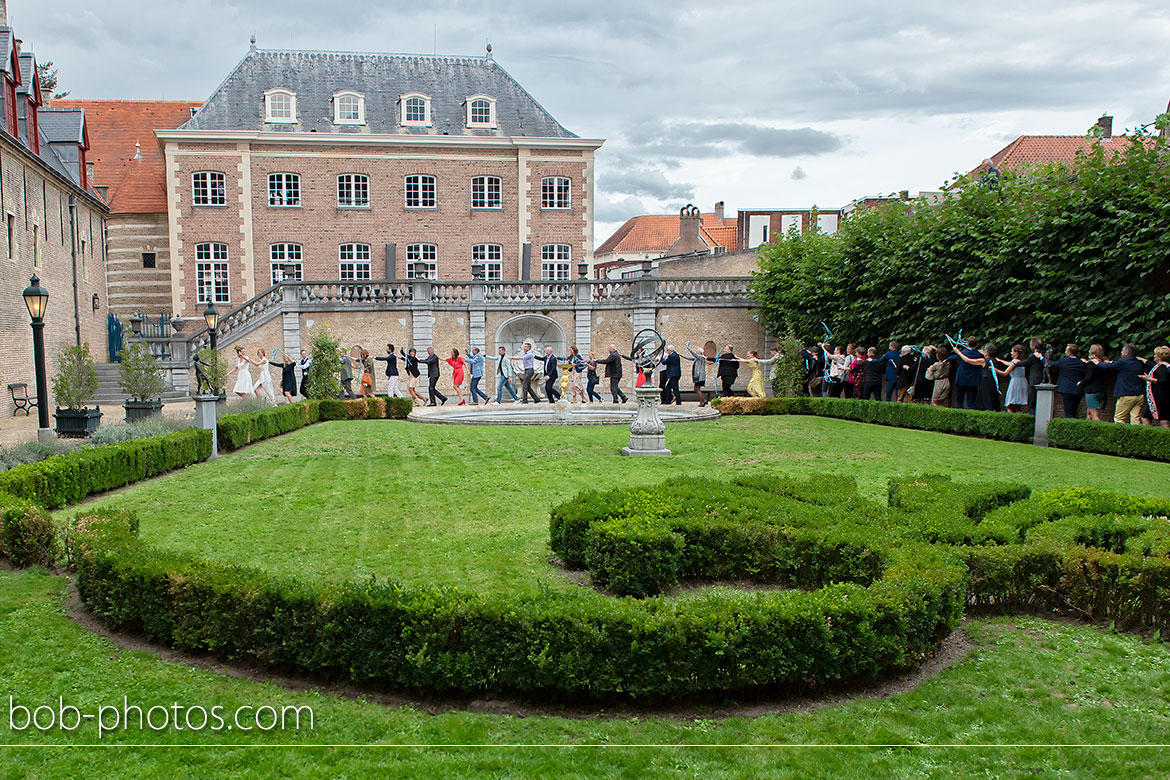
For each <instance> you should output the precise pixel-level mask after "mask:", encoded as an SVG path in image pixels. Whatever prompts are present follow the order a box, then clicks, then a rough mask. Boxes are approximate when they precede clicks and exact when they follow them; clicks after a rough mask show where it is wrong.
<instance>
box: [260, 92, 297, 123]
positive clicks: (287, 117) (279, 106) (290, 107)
mask: <svg viewBox="0 0 1170 780" xmlns="http://www.w3.org/2000/svg"><path fill="white" fill-rule="evenodd" d="M264 121H265V122H276V123H281V124H293V123H295V122H296V121H297V96H296V93H294V92H289V91H288V90H287V89H270V90H268V91H267V92H265V93H264Z"/></svg>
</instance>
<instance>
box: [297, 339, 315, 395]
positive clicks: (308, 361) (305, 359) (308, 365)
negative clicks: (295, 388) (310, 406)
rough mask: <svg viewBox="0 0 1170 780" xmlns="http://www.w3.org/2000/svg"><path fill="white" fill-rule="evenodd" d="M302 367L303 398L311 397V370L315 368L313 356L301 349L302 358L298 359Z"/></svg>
mask: <svg viewBox="0 0 1170 780" xmlns="http://www.w3.org/2000/svg"><path fill="white" fill-rule="evenodd" d="M298 365H299V366H300V367H301V398H308V397H309V371H310V370H311V369H312V368H313V356H312V355H310V354H309V353H308V351H306V350H303V349H302V350H301V359H300V360H299V361H298Z"/></svg>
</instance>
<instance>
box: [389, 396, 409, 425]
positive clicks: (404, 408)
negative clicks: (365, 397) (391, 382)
mask: <svg viewBox="0 0 1170 780" xmlns="http://www.w3.org/2000/svg"><path fill="white" fill-rule="evenodd" d="M413 410H414V401H413V400H411V399H410V398H398V397H395V398H387V399H386V416H387V417H388V418H390V419H391V420H405V419H406V417H407V415H409V414H410V413H411V412H412V411H413Z"/></svg>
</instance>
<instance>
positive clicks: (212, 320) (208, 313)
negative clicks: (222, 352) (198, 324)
mask: <svg viewBox="0 0 1170 780" xmlns="http://www.w3.org/2000/svg"><path fill="white" fill-rule="evenodd" d="M203 321H204V322H206V323H207V331H208V333H210V334H211V351H212V352H215V329H216V327H217V326H218V325H219V312H217V311H216V310H215V303H214V302H212V301H208V303H207V308H206V309H204V310H203Z"/></svg>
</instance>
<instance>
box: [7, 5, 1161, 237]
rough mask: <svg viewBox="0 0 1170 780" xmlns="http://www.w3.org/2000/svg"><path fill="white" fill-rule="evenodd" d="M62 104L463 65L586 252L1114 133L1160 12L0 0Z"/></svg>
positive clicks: (1130, 121) (1150, 109)
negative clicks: (564, 147) (558, 184)
mask: <svg viewBox="0 0 1170 780" xmlns="http://www.w3.org/2000/svg"><path fill="white" fill-rule="evenodd" d="M7 4H8V15H9V20H10V24H11V25H12V26H13V27H14V28H15V29H16V31H17V34H18V36H19V37H21V38H22V39H23V40H24V45H25V47H26V49H29V48H31V49H32V50H33V51H35V52H36V53H37V58H38V60H39V61H42V62H43V61H45V60H52V61H53V63H54V66H55V67H57V68H58V70H59V79H60V89H64V90H69V91H70V93H71V94H70V97H73V98H125V99H160V98H166V99H191V100H202V99H206V98H207V97H208V96H210V95H211V93H212V92H213V91H214V90H215V88H216V86H217V85H218V84H219V82H220V81H221V80H222V79H223V78H224V77H225V76H226V75H227V74H228V73H229V72H230V71H231V69H232V68H233V67H234V66H235V65H236V63H237V62H238V61H239V60H240V59H241V58H242V57H243V56H244V55H245V54H246V53H247V50H248V39H249V36H251V35H253V34H255V35H256V38H257V45H258V46H260V47H261V48H267V49H286V48H291V49H322V50H333V51H380V52H402V53H421V54H430V53H435V52H437V53H440V54H452V55H480V54H483V53H484V49H485V44H487V43H489V42H490V43H491V45H492V48H493V55H494V57H495V58H496V61H497V62H498V63H499V64H500V65H502V66H503V67H504V68H505V69H506V70H507V71H508V72H509V73H511V74H512V76H513V77H515V78H516V79H517V81H519V82H520V84H521V85H522V86H524V87H525V88H526V89H527V90H528V91H529V92H530V93H532V95H533V96H534V97H535V98H536V99H537V100H538V101H539V102H540V103H541V104H542V105H543V106H544V107H545V108H546V109H548V111H549V112H550V113H551V114H552V115H553V116H554V117H556V118H557V119H558V120H559V121H560V122H561V124H563V125H564V126H565V127H567V128H568V129H569V130H571V131H572V132H574V133H576V134H577V135H580V136H582V137H586V138H600V139H605V145H604V146H603V147H602V148H601V149H600V150H599V151H598V153H597V181H596V190H595V214H596V224H595V234H596V239H597V243H598V244H600V243H601V242H602V241H604V240H605V238H606V237H608V236H609V235H610V234H611V233H612V232H613V231H614V230H616V229H617V228H618V227H619V226H620V225H621V223H622V222H624V221H625V220H626V219H627V218H629V217H631V216H635V215H638V214H668V213H677V212H678V209H679V208H681V207H682V206H684V205H686V204H688V203H694V204H696V205H698V206H699V207H700V208H701V209H702V210H703V211H711V210H712V208H713V206H714V203H715V202H716V201H719V200H722V201H724V202H725V203H726V208H727V211H728V212H729V213H734V212H735V210H737V209H741V208H764V207H792V206H799V207H809V206H813V205H816V206H819V207H822V208H827V207H839V206H842V205H845V204H846V203H848V202H849V201H851V200H853V199H854V198H858V197H862V196H865V195H873V194H889V193H893V192H897V191H899V190H909V191H910V192H911V193H916V192H919V191H922V190H934V189H938V188H939V187H940V186H942V185H943V184H944V183H945V182H946V181H947V180H948V179H950V178H951V177H953V176H954V175H955V174H956V173H958V172H963V171H968V170H970V169H972V168H974V167H976V166H977V165H978V164H979V163H980V161H982V160H983V159H984V158H985V157H988V156H990V155H991V154H992V153H994V152H995V151H997V150H998V149H1000V148H1002V147H1003V146H1005V145H1006V144H1007V143H1008V142H1010V141H1011V140H1013V139H1014V138H1015V137H1016V136H1018V135H1021V134H1082V133H1084V132H1085V131H1086V130H1087V129H1088V127H1089V126H1090V125H1091V124H1093V123H1094V122H1095V121H1096V119H1097V117H1099V116H1101V115H1102V114H1103V113H1109V114H1111V115H1112V116H1114V117H1115V119H1114V129H1115V132H1120V131H1121V130H1122V129H1124V128H1128V127H1134V126H1136V125H1139V124H1141V123H1144V122H1148V121H1150V120H1151V119H1152V118H1153V117H1154V116H1155V115H1157V114H1158V113H1160V112H1162V111H1165V110H1167V102H1168V101H1170V56H1167V54H1166V52H1168V51H1170V3H1167V2H1165V0H1149V1H1147V2H1124V1H1116V0H1114V1H1111V2H1101V0H1090V1H1089V2H1083V1H1082V0H1061V1H1060V2H1051V1H1050V0H1026V2H1025V1H1021V0H1015V1H1014V2H1000V1H999V0H988V1H984V0H969V1H968V2H964V3H949V2H938V0H934V1H933V2H918V1H917V0H900V1H899V2H894V3H880V4H879V3H862V2H856V0H844V1H843V2H838V3H824V4H819V5H818V4H810V3H792V2H787V0H743V1H741V2H724V3H712V2H693V1H692V0H674V1H672V2H651V1H650V0H591V1H590V2H588V3H559V2H550V1H549V0H523V1H520V2H508V1H507V0H492V1H490V2H454V1H453V0H430V2H427V3H419V2H417V1H415V2H409V3H407V2H398V1H397V0H358V1H357V2H351V3H342V4H338V5H334V4H332V3H322V2H319V0H279V1H277V0H238V1H237V2H226V1H225V0H154V1H153V2H144V1H143V0H101V2H98V3H95V2H93V1H92V0H54V2H51V3H47V2H43V0H7Z"/></svg>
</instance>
